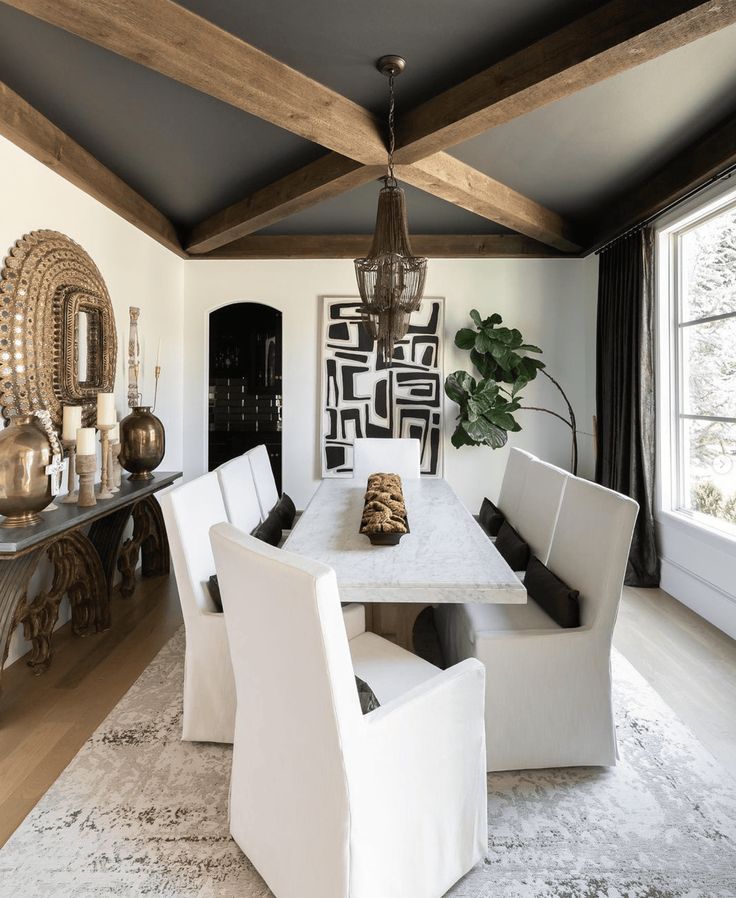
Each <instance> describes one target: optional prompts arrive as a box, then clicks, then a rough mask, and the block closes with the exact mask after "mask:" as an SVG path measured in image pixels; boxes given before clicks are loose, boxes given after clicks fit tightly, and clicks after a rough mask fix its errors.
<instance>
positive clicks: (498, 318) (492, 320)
mask: <svg viewBox="0 0 736 898" xmlns="http://www.w3.org/2000/svg"><path fill="white" fill-rule="evenodd" d="M486 321H487V322H488V323H489V324H491V325H493V324H501V322H502V321H503V318H502V317H501V316H500V315H499V314H498V312H494V313H493V314H492V315H491V317H490V318H486Z"/></svg>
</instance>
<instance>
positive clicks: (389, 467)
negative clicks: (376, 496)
mask: <svg viewBox="0 0 736 898" xmlns="http://www.w3.org/2000/svg"><path fill="white" fill-rule="evenodd" d="M419 450H420V444H419V440H414V439H406V438H401V439H391V438H389V437H386V438H382V437H370V438H366V437H364V438H361V439H357V440H355V442H354V443H353V478H354V479H355V480H363V481H365V480H367V479H368V477H369V476H370V475H371V474H375V473H376V472H377V471H383V472H386V473H391V474H398V475H399V477H401V478H402V480H417V479H418V478H419V477H420V476H421V459H420V451H419Z"/></svg>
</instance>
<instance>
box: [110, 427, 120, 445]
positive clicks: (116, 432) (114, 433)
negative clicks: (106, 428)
mask: <svg viewBox="0 0 736 898" xmlns="http://www.w3.org/2000/svg"><path fill="white" fill-rule="evenodd" d="M109 439H110V442H111V443H119V442H120V425H119V424H116V425H115V426H114V427H113V429H112V430H111V431H110V435H109Z"/></svg>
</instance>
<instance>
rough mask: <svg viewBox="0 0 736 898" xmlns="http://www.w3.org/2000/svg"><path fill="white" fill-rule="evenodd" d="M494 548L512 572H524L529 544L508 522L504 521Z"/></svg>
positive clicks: (527, 560)
mask: <svg viewBox="0 0 736 898" xmlns="http://www.w3.org/2000/svg"><path fill="white" fill-rule="evenodd" d="M496 548H497V549H498V551H499V552H500V553H501V557H502V558H503V559H504V561H505V562H506V564H507V565H508V566H509V567H510V568H511V570H512V571H524V570H526V566H527V564H529V543H526V542H524V540H523V539H522V538H521V537H520V536H519V534H518V533H517V532H516V530H514V528H513V527H512V526H511V524H509V522H508V521H504V522H503V524H501V527H500V528H499V531H498V536H497V537H496Z"/></svg>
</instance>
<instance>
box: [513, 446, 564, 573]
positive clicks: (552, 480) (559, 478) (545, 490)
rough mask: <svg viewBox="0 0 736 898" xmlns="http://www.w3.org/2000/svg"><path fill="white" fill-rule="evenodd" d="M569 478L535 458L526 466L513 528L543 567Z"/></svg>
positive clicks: (547, 556)
mask: <svg viewBox="0 0 736 898" xmlns="http://www.w3.org/2000/svg"><path fill="white" fill-rule="evenodd" d="M569 476H570V475H569V474H568V473H567V471H563V470H562V468H557V467H555V466H554V465H550V464H548V463H547V462H546V461H540V460H539V459H538V458H533V459H531V460H530V461H529V462H528V463H527V465H526V476H525V477H524V486H523V487H522V490H521V496H520V497H519V503H518V506H517V509H516V523H515V524H514V527H516V529H517V530H518V532H519V533H520V534H521V536H522V537H523V538H524V540H525V541H526V542H527V543H529V548H530V549H531V551H532V554H534V555H536V556H537V558H538V559H539V560H540V561H541V562H542V563H543V564H547V560H548V559H549V550H550V548H551V546H552V536H553V534H554V532H555V526H556V524H557V517H558V515H559V513H560V505H561V503H562V496H563V494H564V492H565V484H566V483H567V480H568V478H569Z"/></svg>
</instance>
